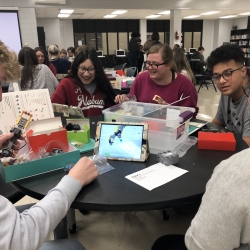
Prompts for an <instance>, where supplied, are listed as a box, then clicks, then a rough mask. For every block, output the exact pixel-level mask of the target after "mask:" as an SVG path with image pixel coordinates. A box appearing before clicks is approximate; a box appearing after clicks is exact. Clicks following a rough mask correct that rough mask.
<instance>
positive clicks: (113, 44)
mask: <svg viewBox="0 0 250 250" xmlns="http://www.w3.org/2000/svg"><path fill="white" fill-rule="evenodd" d="M116 50H117V33H108V54H109V55H114V54H115V51H116Z"/></svg>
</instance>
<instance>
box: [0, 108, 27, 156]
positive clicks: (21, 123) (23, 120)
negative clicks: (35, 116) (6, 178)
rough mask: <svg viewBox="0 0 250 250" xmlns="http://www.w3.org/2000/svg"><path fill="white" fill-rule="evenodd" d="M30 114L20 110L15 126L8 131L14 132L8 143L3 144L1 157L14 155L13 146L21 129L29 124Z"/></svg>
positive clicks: (20, 133) (19, 135)
mask: <svg viewBox="0 0 250 250" xmlns="http://www.w3.org/2000/svg"><path fill="white" fill-rule="evenodd" d="M31 117H32V114H30V113H28V112H26V111H22V113H21V115H20V116H19V118H18V119H17V121H16V124H17V127H13V128H11V130H10V132H11V133H14V136H13V137H12V138H11V139H10V140H9V142H8V144H7V145H6V146H4V147H3V148H2V150H1V152H0V155H1V156H3V157H11V156H13V155H14V149H13V146H14V144H15V143H16V141H17V140H18V139H19V138H20V137H21V135H22V130H23V129H24V128H25V127H26V126H27V125H28V124H29V122H30V119H31Z"/></svg>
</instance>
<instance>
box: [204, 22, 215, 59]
mask: <svg viewBox="0 0 250 250" xmlns="http://www.w3.org/2000/svg"><path fill="white" fill-rule="evenodd" d="M213 38H214V20H203V32H202V46H203V47H204V49H205V51H204V54H203V55H204V58H205V60H206V59H207V57H208V56H209V55H210V53H211V52H212V51H213V49H214V40H213Z"/></svg>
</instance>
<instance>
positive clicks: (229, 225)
mask: <svg viewBox="0 0 250 250" xmlns="http://www.w3.org/2000/svg"><path fill="white" fill-rule="evenodd" d="M185 243H186V246H187V248H188V249H190V250H198V249H199V250H200V249H204V250H231V249H241V250H243V249H244V250H246V249H250V246H249V244H250V149H246V150H243V151H241V152H239V153H237V154H235V155H233V156H232V157H230V158H229V159H227V160H225V161H222V162H221V163H220V164H219V165H218V166H217V167H216V168H215V169H214V172H213V175H212V177H211V179H210V180H209V182H208V183H207V186H206V192H205V194H204V196H203V198H202V203H201V206H200V208H199V211H198V212H197V214H196V216H195V218H194V219H193V221H192V222H191V226H190V227H189V229H188V231H187V233H186V237H185Z"/></svg>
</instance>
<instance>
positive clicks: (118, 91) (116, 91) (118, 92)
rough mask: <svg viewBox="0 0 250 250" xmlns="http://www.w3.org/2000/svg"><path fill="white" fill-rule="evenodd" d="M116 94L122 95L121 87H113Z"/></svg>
mask: <svg viewBox="0 0 250 250" xmlns="http://www.w3.org/2000/svg"><path fill="white" fill-rule="evenodd" d="M113 89H114V92H115V94H116V95H122V91H121V90H120V89H116V88H113Z"/></svg>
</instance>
